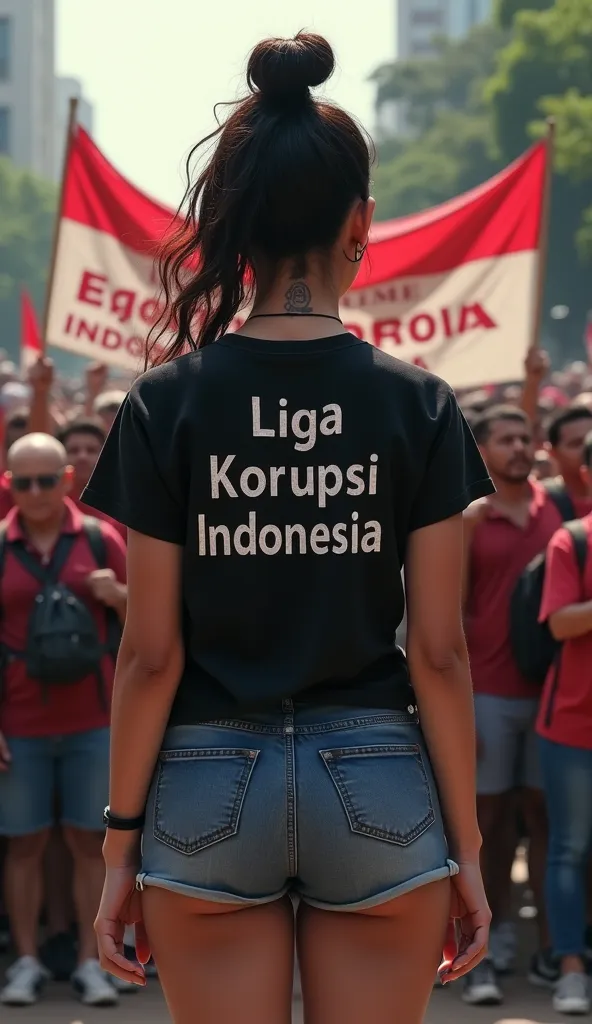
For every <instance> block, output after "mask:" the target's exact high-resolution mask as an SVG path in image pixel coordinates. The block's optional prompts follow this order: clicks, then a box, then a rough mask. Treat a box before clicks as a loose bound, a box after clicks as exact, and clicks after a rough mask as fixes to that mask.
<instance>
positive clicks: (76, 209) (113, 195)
mask: <svg viewBox="0 0 592 1024" xmlns="http://www.w3.org/2000/svg"><path fill="white" fill-rule="evenodd" d="M546 159H547V145H546V143H544V142H543V143H539V144H537V145H535V146H533V147H532V148H531V149H530V150H528V152H527V153H525V154H524V156H522V157H520V158H519V159H518V160H516V161H515V162H514V163H513V164H512V165H511V166H510V167H508V168H506V170H504V171H502V172H501V173H500V174H498V175H497V176H496V177H495V178H492V179H491V180H490V181H487V182H486V183H485V184H484V185H481V186H480V187H479V188H476V189H473V190H472V191H471V192H467V193H465V194H464V195H462V196H459V197H458V198H456V199H453V200H450V201H449V202H447V203H444V204H442V205H441V206H438V207H434V208H433V209H431V210H427V211H426V212H424V213H421V214H417V215H414V216H411V217H403V218H400V219H398V220H392V221H386V222H384V223H378V224H377V225H376V226H375V227H374V229H373V232H372V237H371V244H370V246H369V248H368V253H367V256H366V258H365V259H364V262H363V264H362V266H361V269H360V274H359V276H358V279H357V281H356V283H355V285H354V287H353V288H352V289H351V291H350V292H349V293H348V295H347V296H346V297H345V298H344V300H343V306H342V315H343V318H344V322H345V323H346V325H347V327H348V328H349V330H351V331H352V332H353V333H355V334H357V335H358V336H359V337H363V338H365V339H366V340H367V341H369V342H372V343H373V344H375V345H378V346H380V347H381V348H382V349H384V350H385V351H388V352H390V353H392V354H393V355H395V356H398V357H399V358H400V359H404V360H406V361H408V362H416V363H419V365H422V366H426V367H427V368H428V369H429V370H432V371H433V372H435V373H437V374H439V375H440V376H441V377H444V378H445V379H446V380H447V381H448V382H449V383H450V384H451V385H452V386H453V387H457V388H459V387H473V386H477V385H480V384H484V383H496V382H501V381H508V380H515V379H516V380H517V379H519V378H521V377H522V375H523V360H524V354H525V352H526V349H527V347H528V346H529V344H531V342H532V332H533V329H534V322H535V310H536V283H537V273H538V261H539V247H540V241H541V238H540V236H541V221H542V209H543V193H544V182H545V167H546ZM174 216H175V215H174V213H173V211H172V210H170V209H168V208H167V207H164V206H161V205H160V204H159V203H157V202H155V201H154V200H152V199H150V198H148V197H147V196H146V195H144V193H142V192H140V191H139V190H138V189H136V188H135V187H134V186H133V185H132V184H131V183H130V182H128V181H127V180H126V179H125V178H123V177H122V176H121V175H120V174H119V173H118V172H117V171H116V170H115V169H114V168H113V166H112V165H111V164H110V163H108V161H107V160H106V159H105V157H104V156H103V154H102V153H101V152H100V151H99V150H98V149H97V147H96V146H95V144H94V143H93V141H92V140H91V138H90V137H89V136H88V135H87V134H86V132H84V130H83V129H82V128H77V129H76V132H75V135H74V139H73V143H72V146H71V150H70V156H69V160H68V167H67V170H66V178H65V182H64V198H63V208H62V218H61V222H60V234H59V243H58V251H57V259H56V266H55V273H54V279H53V287H52V293H51V301H50V311H49V325H48V338H47V341H48V344H50V345H55V346H57V347H59V348H64V349H67V350H68V351H70V352H76V353H78V354H79V355H83V356H88V357H90V358H93V359H100V360H101V361H103V362H107V363H112V364H114V365H117V366H122V367H126V368H128V369H131V370H134V371H135V370H138V369H139V368H140V367H141V365H142V359H143V353H144V345H145V339H146V334H147V332H148V330H149V328H150V325H151V323H152V322H153V319H154V316H155V311H156V294H157V281H156V275H155V269H154V256H155V254H156V252H157V250H158V246H159V243H160V242H161V240H162V238H163V236H164V235H165V234H166V233H167V232H168V230H169V229H170V226H171V224H172V222H173V220H174Z"/></svg>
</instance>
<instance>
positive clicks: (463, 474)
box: [409, 391, 495, 531]
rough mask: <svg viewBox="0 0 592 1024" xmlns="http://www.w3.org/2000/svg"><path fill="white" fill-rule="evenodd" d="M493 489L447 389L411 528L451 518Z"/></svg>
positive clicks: (462, 418)
mask: <svg viewBox="0 0 592 1024" xmlns="http://www.w3.org/2000/svg"><path fill="white" fill-rule="evenodd" d="M494 491H495V487H494V486H493V484H492V482H491V479H490V477H489V474H488V472H487V469H486V467H485V463H484V462H483V459H482V458H481V454H480V452H479V449H478V447H477V444H476V441H475V438H474V437H473V435H472V433H471V430H470V428H469V425H468V423H467V421H466V420H465V418H464V416H463V414H462V412H461V410H460V408H459V406H458V403H457V401H456V398H455V397H454V394H453V393H452V392H451V391H448V394H447V397H446V400H445V402H444V403H443V405H442V408H441V410H440V412H439V415H438V422H437V425H436V432H435V437H434V440H433V442H432V445H431V448H430V451H429V454H428V458H427V462H426V466H425V472H424V475H423V479H422V480H421V482H420V485H419V488H418V491H417V494H416V496H415V501H414V503H413V507H412V509H411V519H410V523H409V531H412V530H419V529H421V528H422V527H424V526H432V525H433V524H434V523H440V522H442V520H444V519H449V518H450V517H451V516H454V515H457V514H458V513H459V512H463V511H464V510H465V508H467V506H468V505H470V504H471V502H472V501H475V499H476V498H482V497H484V496H485V495H486V494H493V492H494Z"/></svg>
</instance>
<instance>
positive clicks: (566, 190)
mask: <svg viewBox="0 0 592 1024" xmlns="http://www.w3.org/2000/svg"><path fill="white" fill-rule="evenodd" d="M494 11H495V17H494V19H493V23H492V24H489V25H482V26H480V27H478V28H476V29H474V30H473V31H472V32H471V33H470V35H469V36H468V37H467V39H465V40H461V41H450V40H449V41H444V40H440V41H438V42H437V45H436V56H435V57H434V58H433V59H425V58H424V59H414V60H408V61H401V62H399V63H396V64H391V65H385V66H383V67H381V68H379V69H378V71H377V72H376V73H375V75H374V79H375V81H376V83H377V86H378V88H377V104H378V106H380V105H381V104H382V103H386V102H389V101H398V102H403V103H404V104H405V110H406V117H407V124H408V125H409V127H410V129H411V132H410V135H409V136H408V137H406V138H404V139H396V140H394V141H393V140H391V139H385V140H383V141H382V143H381V144H380V146H379V157H380V163H379V167H378V169H377V172H376V176H375V194H376V198H377V201H378V215H379V216H380V217H383V218H384V217H396V216H400V215H403V214H406V213H411V212H414V211H416V210H419V209H422V208H425V207H428V206H432V205H435V204H436V203H439V202H442V201H444V200H445V199H448V198H449V197H450V196H452V195H455V194H458V193H460V192H463V191H465V190H467V189H468V188H471V187H472V186H474V185H476V184H478V183H479V182H481V181H484V180H485V179H487V178H488V177H490V176H491V175H492V174H494V173H495V171H496V170H498V169H499V168H500V167H502V166H505V165H506V164H508V163H509V162H510V161H511V160H513V159H515V158H516V157H517V156H518V155H519V154H520V153H522V152H524V150H525V149H526V148H527V147H528V146H529V145H531V144H532V141H533V139H534V138H536V137H540V136H541V135H542V134H543V133H544V132H545V131H546V130H547V129H546V125H545V118H546V117H547V116H552V117H553V118H554V119H555V122H556V156H555V168H556V172H557V173H556V175H555V177H554V182H553V196H552V206H551V209H552V217H551V238H550V246H549V263H548V284H547V297H546V308H547V309H549V308H550V307H551V306H552V305H554V304H558V303H560V304H566V305H568V306H570V307H571V310H572V316H571V318H570V322H571V323H572V324H573V325H574V335H573V345H574V346H575V345H576V344H580V343H581V325H582V324H583V319H584V315H585V312H586V310H587V309H588V308H589V307H590V306H591V305H592V300H591V298H590V288H589V275H590V267H589V265H588V266H586V264H585V262H584V261H585V260H586V259H592V206H591V205H590V201H591V199H592V0H497V2H496V6H495V8H494Z"/></svg>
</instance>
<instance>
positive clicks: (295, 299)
mask: <svg viewBox="0 0 592 1024" xmlns="http://www.w3.org/2000/svg"><path fill="white" fill-rule="evenodd" d="M284 298H285V300H286V301H285V303H284V309H285V310H286V313H309V314H310V313H312V305H311V299H312V296H311V294H310V288H309V287H308V285H307V284H306V281H294V284H291V285H290V287H289V288H288V291H287V292H286V294H285V296H284Z"/></svg>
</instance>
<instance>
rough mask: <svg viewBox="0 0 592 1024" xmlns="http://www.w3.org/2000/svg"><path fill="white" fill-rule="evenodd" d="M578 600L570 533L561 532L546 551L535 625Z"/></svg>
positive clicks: (579, 590) (579, 587)
mask: <svg viewBox="0 0 592 1024" xmlns="http://www.w3.org/2000/svg"><path fill="white" fill-rule="evenodd" d="M581 600H582V584H581V578H580V571H579V569H578V564H577V561H576V553H575V548H574V542H573V539H572V537H571V535H570V533H569V532H568V531H567V530H564V529H563V528H561V529H560V530H557V533H555V534H554V535H553V537H552V538H551V540H550V542H549V545H548V547H547V554H546V558H545V580H544V583H543V596H542V598H541V610H540V612H539V622H546V621H547V619H548V618H550V616H551V615H554V614H555V612H558V611H559V609H560V608H566V607H567V605H569V604H577V603H578V602H579V601H581Z"/></svg>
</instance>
